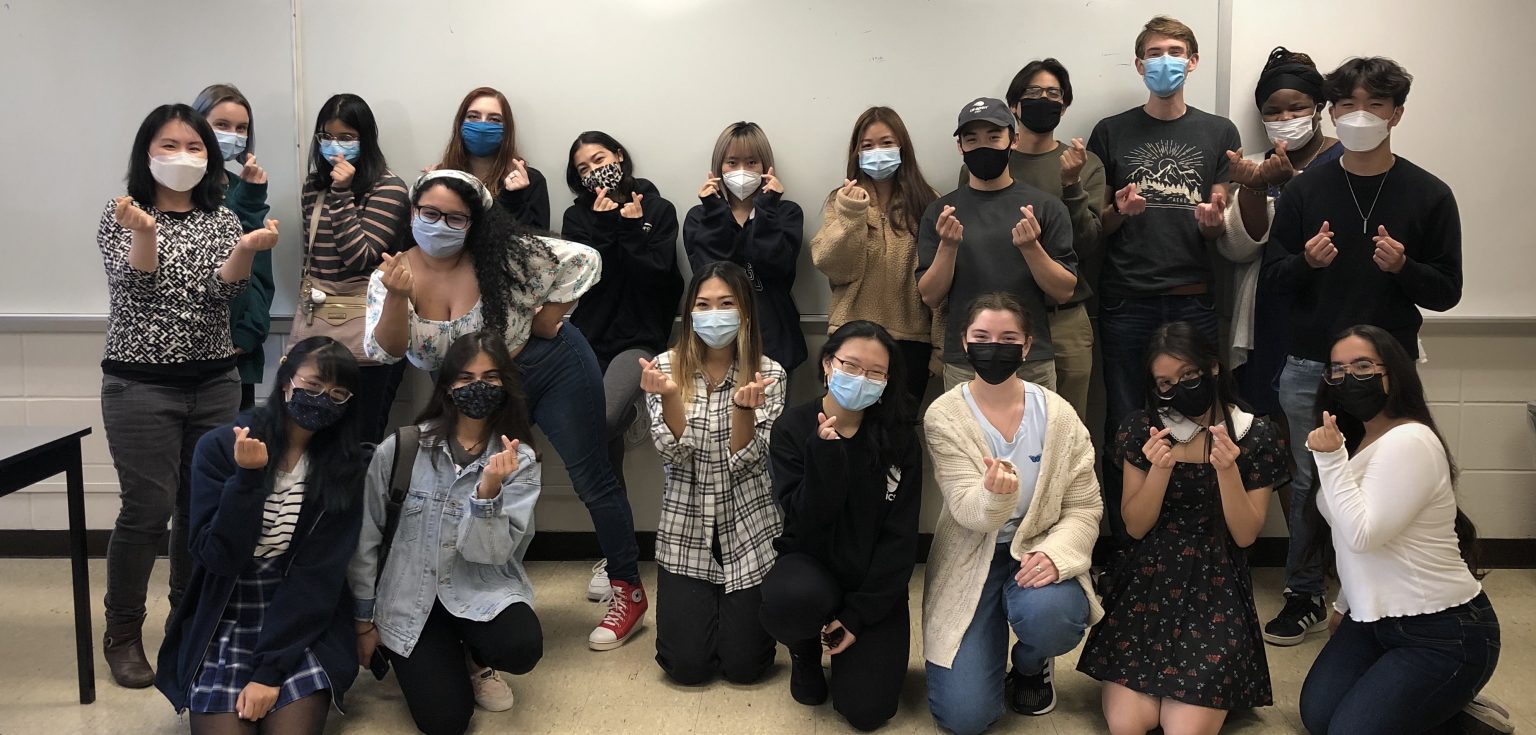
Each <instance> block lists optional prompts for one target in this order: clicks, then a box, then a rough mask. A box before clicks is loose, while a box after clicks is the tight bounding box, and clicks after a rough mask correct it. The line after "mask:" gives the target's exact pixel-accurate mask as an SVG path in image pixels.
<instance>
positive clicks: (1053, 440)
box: [923, 168, 1104, 735]
mask: <svg viewBox="0 0 1536 735" xmlns="http://www.w3.org/2000/svg"><path fill="white" fill-rule="evenodd" d="M972 170H973V171H974V170H975V168H972ZM965 315H966V318H965V320H964V321H963V322H962V324H963V331H961V333H960V334H961V344H962V346H963V349H964V350H965V352H966V356H967V357H968V359H969V360H970V362H971V364H972V366H973V367H974V368H975V370H976V377H975V378H972V379H971V380H970V381H969V382H966V383H962V384H960V385H959V386H957V387H955V388H954V389H952V390H950V391H948V392H946V393H945V394H944V395H942V396H939V397H938V398H937V399H935V400H934V402H933V404H932V405H931V406H929V407H928V412H927V414H926V415H924V417H923V429H924V435H925V436H926V437H927V443H928V453H929V455H930V456H931V457H932V458H933V468H934V479H935V480H937V482H938V485H939V492H940V493H942V495H943V497H944V506H943V508H942V509H941V510H940V511H939V519H938V523H937V525H935V527H934V535H933V549H932V550H931V551H930V552H929V553H928V564H927V568H926V576H925V579H924V582H923V590H924V592H923V655H924V657H925V658H926V659H927V664H926V666H927V672H928V707H929V709H930V710H932V712H933V717H934V719H935V720H936V721H937V722H938V724H939V727H941V728H944V729H945V730H948V731H949V732H952V733H956V735H975V734H976V733H980V732H983V731H985V730H987V729H988V728H990V727H992V726H993V725H994V724H996V723H997V722H998V720H999V718H1001V717H1002V714H1003V707H1004V702H1005V699H1006V703H1007V706H1008V708H1009V709H1012V710H1013V711H1014V712H1017V713H1019V714H1022V715H1030V716H1033V715H1044V714H1046V713H1048V712H1050V711H1052V710H1053V709H1055V707H1056V686H1055V657H1056V656H1060V655H1062V654H1065V653H1067V652H1069V651H1071V650H1072V649H1073V648H1076V647H1077V644H1078V642H1079V641H1081V640H1082V638H1083V631H1084V630H1085V629H1087V627H1088V626H1089V625H1092V624H1093V623H1094V622H1096V621H1097V620H1098V619H1099V618H1100V617H1101V616H1102V614H1103V612H1102V610H1101V609H1100V607H1099V602H1098V597H1097V596H1096V595H1095V594H1094V593H1093V584H1092V582H1091V581H1090V579H1089V576H1088V566H1089V564H1090V563H1091V562H1092V556H1093V544H1094V541H1095V540H1096V539H1097V538H1098V536H1099V519H1100V518H1101V517H1102V516H1103V513H1104V504H1103V501H1102V500H1100V497H1099V483H1098V479H1097V478H1096V477H1095V476H1094V470H1093V465H1094V462H1093V444H1092V442H1091V441H1090V440H1089V438H1088V429H1087V428H1085V427H1084V426H1083V422H1082V421H1081V420H1079V419H1078V418H1077V412H1076V411H1074V410H1073V409H1072V404H1070V403H1067V402H1066V400H1065V399H1063V398H1062V397H1061V396H1059V395H1057V394H1056V393H1054V392H1052V391H1051V390H1049V389H1047V388H1043V387H1041V386H1039V385H1036V384H1034V383H1030V382H1026V381H1024V380H1022V379H1020V378H1019V377H1018V375H1017V373H1018V369H1019V365H1020V364H1021V363H1022V362H1023V361H1024V355H1026V354H1028V352H1029V347H1030V344H1029V343H1030V341H1031V340H1032V339H1033V336H1032V333H1031V332H1030V320H1029V316H1028V312H1027V311H1025V308H1024V307H1023V305H1021V304H1020V303H1019V301H1018V300H1017V299H1015V298H1014V297H1013V296H1010V295H1008V294H1004V293H992V294H983V295H982V296H980V297H978V298H977V299H976V300H975V301H973V302H971V303H970V304H969V305H968V306H967V307H966V312H965ZM1010 631H1012V633H1013V634H1014V636H1015V637H1017V639H1018V641H1017V642H1016V643H1015V644H1014V645H1013V647H1012V649H1011V650H1010V649H1009V647H1008V640H1009V632H1010ZM1010 661H1011V662H1012V670H1011V671H1009V670H1008V669H1009V667H1008V663H1009V662H1010ZM1005 672H1006V676H1005ZM1005 695H1006V696H1005Z"/></svg>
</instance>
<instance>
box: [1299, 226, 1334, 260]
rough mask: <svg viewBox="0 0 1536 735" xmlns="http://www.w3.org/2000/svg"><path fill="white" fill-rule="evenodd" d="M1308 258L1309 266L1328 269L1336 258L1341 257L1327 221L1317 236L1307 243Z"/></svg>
mask: <svg viewBox="0 0 1536 735" xmlns="http://www.w3.org/2000/svg"><path fill="white" fill-rule="evenodd" d="M1303 252H1304V253H1305V255H1306V258H1307V265H1310V266H1312V267H1313V268H1327V267H1328V265H1329V264H1330V263H1332V262H1333V259H1334V258H1337V257H1338V256H1339V249H1338V248H1336V247H1334V246H1333V230H1330V229H1328V222H1327V220H1324V221H1323V226H1322V227H1319V228H1318V229H1317V234H1316V235H1313V236H1312V239H1310V240H1308V241H1307V244H1306V245H1305V246H1304V248H1303Z"/></svg>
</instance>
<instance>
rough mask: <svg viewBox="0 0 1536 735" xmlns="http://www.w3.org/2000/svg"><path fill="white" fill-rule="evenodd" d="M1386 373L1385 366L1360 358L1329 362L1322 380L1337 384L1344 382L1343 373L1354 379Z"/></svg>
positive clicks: (1368, 377)
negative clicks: (1344, 361)
mask: <svg viewBox="0 0 1536 735" xmlns="http://www.w3.org/2000/svg"><path fill="white" fill-rule="evenodd" d="M1386 374H1387V369H1386V366H1385V365H1382V364H1381V363H1379V362H1376V361H1374V360H1366V359H1360V360H1356V361H1354V362H1351V363H1348V364H1345V363H1341V362H1335V363H1331V364H1329V365H1328V371H1327V372H1325V373H1323V382H1325V383H1327V384H1329V385H1338V384H1340V383H1342V382H1344V376H1345V375H1348V376H1349V377H1351V378H1354V379H1355V380H1370V379H1371V378H1374V377H1376V376H1378V375H1386Z"/></svg>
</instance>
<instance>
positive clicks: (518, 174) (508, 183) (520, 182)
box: [501, 158, 528, 191]
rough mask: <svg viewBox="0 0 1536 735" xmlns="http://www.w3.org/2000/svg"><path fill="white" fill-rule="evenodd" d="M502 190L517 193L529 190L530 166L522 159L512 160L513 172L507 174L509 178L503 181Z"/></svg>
mask: <svg viewBox="0 0 1536 735" xmlns="http://www.w3.org/2000/svg"><path fill="white" fill-rule="evenodd" d="M501 188H502V190H504V191H517V190H519V189H526V188H528V164H526V163H524V162H523V159H521V158H514V159H512V170H511V171H508V172H507V177H506V178H504V179H502V180H501Z"/></svg>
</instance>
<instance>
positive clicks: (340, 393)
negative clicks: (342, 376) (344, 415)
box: [289, 376, 352, 406]
mask: <svg viewBox="0 0 1536 735" xmlns="http://www.w3.org/2000/svg"><path fill="white" fill-rule="evenodd" d="M289 385H292V386H293V389H294V390H296V391H299V392H301V393H303V394H304V395H307V396H310V397H311V398H319V397H320V396H325V397H326V398H327V399H329V400H330V402H331V403H334V404H336V405H338V406H340V405H341V404H343V403H346V402H347V401H350V400H352V391H349V390H347V389H346V388H326V387H325V386H323V385H320V384H318V383H312V382H310V381H308V380H305V379H303V378H300V377H297V376H295V377H294V379H293V380H292V381H290V382H289Z"/></svg>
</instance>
